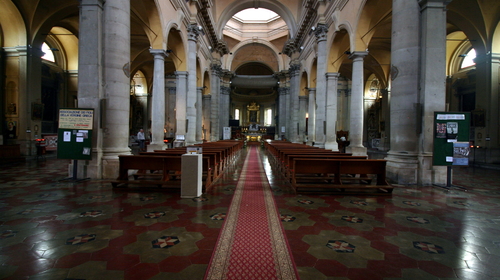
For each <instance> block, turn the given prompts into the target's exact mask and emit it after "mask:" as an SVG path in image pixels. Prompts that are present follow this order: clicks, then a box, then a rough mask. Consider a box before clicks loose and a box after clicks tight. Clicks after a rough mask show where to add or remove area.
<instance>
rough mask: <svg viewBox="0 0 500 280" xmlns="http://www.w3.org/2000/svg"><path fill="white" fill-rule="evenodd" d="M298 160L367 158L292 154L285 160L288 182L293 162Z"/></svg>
mask: <svg viewBox="0 0 500 280" xmlns="http://www.w3.org/2000/svg"><path fill="white" fill-rule="evenodd" d="M296 158H310V159H367V156H352V155H351V154H340V153H338V154H328V153H327V154H291V155H287V156H286V158H285V162H284V166H283V169H284V171H283V175H284V176H285V178H286V179H287V180H288V181H291V173H292V172H293V170H292V165H293V160H294V159H296Z"/></svg>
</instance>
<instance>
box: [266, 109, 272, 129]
mask: <svg viewBox="0 0 500 280" xmlns="http://www.w3.org/2000/svg"><path fill="white" fill-rule="evenodd" d="M272 124H273V109H266V111H265V114H264V125H265V126H271V125H272Z"/></svg>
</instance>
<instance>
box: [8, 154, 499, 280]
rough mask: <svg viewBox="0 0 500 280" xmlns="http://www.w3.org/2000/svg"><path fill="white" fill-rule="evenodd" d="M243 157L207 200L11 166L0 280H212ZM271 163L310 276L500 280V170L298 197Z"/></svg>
mask: <svg viewBox="0 0 500 280" xmlns="http://www.w3.org/2000/svg"><path fill="white" fill-rule="evenodd" d="M243 153H246V151H245V150H244V151H242V155H241V156H240V161H239V162H237V163H236V164H234V166H233V167H232V168H230V169H228V170H226V173H225V174H224V176H223V178H221V180H219V181H218V182H217V185H216V187H215V190H214V191H213V192H212V193H210V194H204V195H203V196H202V197H200V198H198V199H181V198H180V193H179V192H178V191H158V190H154V191H146V190H140V189H127V190H113V189H112V188H111V184H110V183H108V182H106V181H97V180H87V181H81V182H76V183H74V182H71V181H61V180H62V179H65V178H67V177H68V174H67V169H68V168H67V164H68V161H67V160H57V159H55V158H53V157H51V156H48V157H47V159H46V160H45V161H38V162H37V161H35V160H28V161H27V162H26V163H22V164H10V165H2V166H0V167H1V168H0V263H1V265H0V279H15V280H18V279H50V280H54V279H87V280H91V279H113V280H115V279H117V280H119V279H173V280H177V279H179V280H184V279H189V280H196V279H203V276H204V274H205V270H206V269H207V264H208V263H209V261H210V257H211V255H212V251H213V249H214V246H215V243H216V241H217V237H218V234H219V231H220V228H221V226H222V223H223V221H224V217H225V215H226V213H227V210H228V207H229V204H230V202H231V198H232V194H233V192H234V188H235V186H236V183H237V178H238V175H239V172H240V168H241V165H242V164H241V163H242V161H241V160H242V159H243V158H244V154H243ZM262 154H263V158H262V160H263V162H264V166H265V168H266V172H267V175H268V179H269V181H270V183H271V186H272V188H273V193H274V196H275V199H276V203H277V205H278V208H279V211H280V214H281V219H282V223H283V226H284V228H285V233H286V236H287V238H288V241H289V243H290V247H291V249H292V253H293V257H294V260H295V263H296V265H297V269H298V271H299V274H300V277H301V279H314V280H321V279H351V280H356V279H370V280H371V279H386V280H395V279H410V280H411V279H422V280H433V279H470V280H481V279H500V266H499V265H498V264H500V204H499V202H500V172H498V171H497V170H487V169H477V168H476V169H473V168H463V167H461V168H457V169H455V172H454V174H455V175H454V181H453V183H454V184H455V185H460V186H463V187H465V188H466V189H467V191H464V190H462V189H459V188H453V189H451V190H446V189H442V188H438V187H420V188H418V187H404V186H399V187H398V188H396V189H395V190H394V193H393V194H392V196H366V195H365V196H354V195H351V196H333V195H292V194H290V193H289V188H288V185H287V184H286V183H284V182H283V180H282V178H281V177H280V176H279V174H276V173H275V172H274V170H273V168H272V166H270V164H269V162H268V161H267V158H266V155H265V153H262ZM249 246H251V244H249Z"/></svg>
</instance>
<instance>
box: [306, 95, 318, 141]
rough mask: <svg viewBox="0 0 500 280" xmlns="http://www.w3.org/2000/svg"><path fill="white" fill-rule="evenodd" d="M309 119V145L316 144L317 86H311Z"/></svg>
mask: <svg viewBox="0 0 500 280" xmlns="http://www.w3.org/2000/svg"><path fill="white" fill-rule="evenodd" d="M308 91H309V121H308V124H307V131H308V134H307V145H313V144H314V140H315V138H314V136H315V133H314V131H315V129H316V88H309V89H308Z"/></svg>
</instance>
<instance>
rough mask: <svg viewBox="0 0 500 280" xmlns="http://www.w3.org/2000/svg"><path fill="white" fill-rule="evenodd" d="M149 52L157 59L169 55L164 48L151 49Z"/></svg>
mask: <svg viewBox="0 0 500 280" xmlns="http://www.w3.org/2000/svg"><path fill="white" fill-rule="evenodd" d="M149 53H150V54H152V55H153V56H154V57H155V59H165V57H167V56H168V53H167V52H166V51H165V50H162V49H149Z"/></svg>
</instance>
